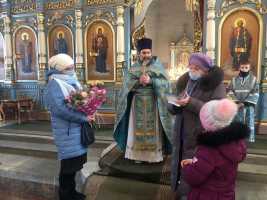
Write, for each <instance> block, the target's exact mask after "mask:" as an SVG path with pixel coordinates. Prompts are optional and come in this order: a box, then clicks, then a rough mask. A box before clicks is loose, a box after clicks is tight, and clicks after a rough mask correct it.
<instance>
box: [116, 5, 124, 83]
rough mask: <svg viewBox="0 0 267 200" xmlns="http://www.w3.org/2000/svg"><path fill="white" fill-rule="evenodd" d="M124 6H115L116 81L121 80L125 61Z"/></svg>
mask: <svg viewBox="0 0 267 200" xmlns="http://www.w3.org/2000/svg"><path fill="white" fill-rule="evenodd" d="M124 34H125V30H124V7H123V6H118V7H117V73H116V74H117V77H116V81H118V82H121V76H122V68H123V63H124V61H125V38H124Z"/></svg>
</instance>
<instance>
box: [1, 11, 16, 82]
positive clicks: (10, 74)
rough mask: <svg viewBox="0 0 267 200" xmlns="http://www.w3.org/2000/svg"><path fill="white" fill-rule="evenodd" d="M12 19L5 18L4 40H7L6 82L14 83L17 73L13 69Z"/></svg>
mask: <svg viewBox="0 0 267 200" xmlns="http://www.w3.org/2000/svg"><path fill="white" fill-rule="evenodd" d="M10 23H11V21H10V18H9V17H8V16H5V17H4V38H5V50H6V58H5V65H6V73H5V80H7V81H12V80H14V79H15V71H14V67H13V60H12V40H11V34H10Z"/></svg>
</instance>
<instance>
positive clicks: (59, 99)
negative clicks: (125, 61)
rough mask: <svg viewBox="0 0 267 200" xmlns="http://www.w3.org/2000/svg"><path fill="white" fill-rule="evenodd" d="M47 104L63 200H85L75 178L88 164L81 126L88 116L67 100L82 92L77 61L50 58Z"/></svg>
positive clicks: (67, 58) (59, 57) (62, 55)
mask: <svg viewBox="0 0 267 200" xmlns="http://www.w3.org/2000/svg"><path fill="white" fill-rule="evenodd" d="M48 65H49V68H50V70H49V71H48V73H47V76H48V80H49V81H48V85H47V90H46V95H45V101H46V105H47V107H48V110H49V111H50V113H51V124H52V131H53V135H54V141H55V144H56V146H57V150H58V158H59V160H60V172H59V199H60V200H84V199H85V195H84V194H82V193H79V192H77V191H76V190H75V186H76V183H75V175H76V172H77V171H79V170H81V169H82V167H83V164H84V163H85V162H86V161H87V148H85V147H83V146H82V145H81V124H82V123H83V122H87V121H89V119H88V117H87V116H86V115H85V114H83V113H81V112H78V111H76V110H74V109H71V108H69V107H68V106H67V105H66V104H65V102H64V99H65V98H66V97H67V96H68V95H69V94H70V92H72V91H75V90H79V89H81V85H80V83H79V82H78V80H77V77H76V74H75V71H74V62H73V59H72V58H71V57H70V56H68V55H67V54H57V55H55V56H53V57H51V58H50V59H49V62H48Z"/></svg>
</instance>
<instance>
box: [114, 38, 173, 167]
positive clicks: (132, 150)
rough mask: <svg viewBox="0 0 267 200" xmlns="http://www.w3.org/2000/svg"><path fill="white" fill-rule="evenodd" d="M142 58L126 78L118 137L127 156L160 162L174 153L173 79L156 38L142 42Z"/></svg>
mask: <svg viewBox="0 0 267 200" xmlns="http://www.w3.org/2000/svg"><path fill="white" fill-rule="evenodd" d="M137 50H138V55H139V59H138V61H137V62H136V63H135V64H133V65H132V66H131V67H130V69H129V71H128V73H127V74H126V76H125V77H124V82H123V86H122V89H121V92H120V95H119V102H118V109H117V118H116V123H115V127H114V138H115V140H116V142H117V145H118V147H119V149H120V150H122V151H123V152H125V158H126V159H130V160H134V161H136V162H140V161H143V162H149V163H156V162H161V161H163V158H164V156H163V155H164V154H165V153H166V154H167V153H170V151H171V145H170V133H171V118H170V115H169V113H168V111H167V109H166V95H168V94H170V92H171V91H170V90H171V87H170V82H169V79H168V76H167V74H166V72H165V69H164V67H163V65H162V64H161V62H160V61H159V59H158V58H157V57H155V56H152V40H151V39H148V38H143V39H140V40H139V41H138V44H137Z"/></svg>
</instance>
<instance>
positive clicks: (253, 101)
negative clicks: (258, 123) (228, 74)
mask: <svg viewBox="0 0 267 200" xmlns="http://www.w3.org/2000/svg"><path fill="white" fill-rule="evenodd" d="M228 95H229V97H230V98H231V99H232V100H234V101H235V102H236V103H237V105H238V108H239V109H238V115H237V117H236V121H239V122H242V123H245V124H246V125H247V126H248V127H249V128H250V136H249V142H255V128H254V127H255V126H254V122H255V121H254V115H255V107H256V105H257V102H258V99H259V84H258V83H257V78H256V77H255V76H254V75H253V73H252V72H251V71H250V63H249V62H248V61H244V62H241V63H240V67H239V75H238V76H237V77H234V78H233V79H232V81H231V83H230V85H229V93H228Z"/></svg>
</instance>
